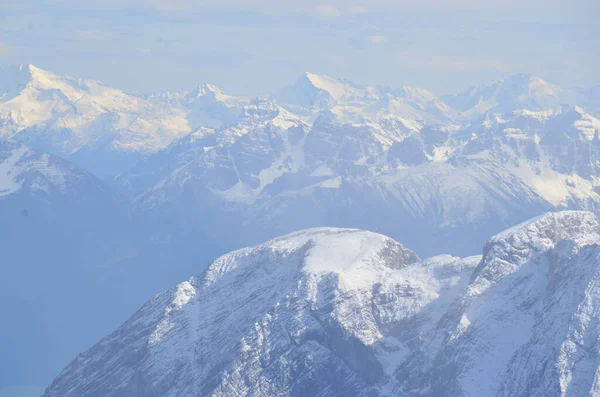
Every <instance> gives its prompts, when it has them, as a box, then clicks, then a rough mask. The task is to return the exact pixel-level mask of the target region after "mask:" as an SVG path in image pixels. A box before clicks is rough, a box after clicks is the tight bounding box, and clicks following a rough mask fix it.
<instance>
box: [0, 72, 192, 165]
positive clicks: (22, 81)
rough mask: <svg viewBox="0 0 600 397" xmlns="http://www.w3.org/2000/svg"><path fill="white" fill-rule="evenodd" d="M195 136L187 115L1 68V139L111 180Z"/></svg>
mask: <svg viewBox="0 0 600 397" xmlns="http://www.w3.org/2000/svg"><path fill="white" fill-rule="evenodd" d="M189 131H190V127H189V125H188V121H187V118H186V112H185V111H184V110H182V109H177V108H169V107H163V106H157V105H155V104H153V103H151V102H149V101H147V100H145V99H142V98H140V97H137V96H135V95H132V94H128V93H125V92H123V91H120V90H117V89H114V88H111V87H108V86H105V85H103V84H102V83H99V82H97V81H92V80H83V79H76V78H72V77H68V76H59V75H57V74H54V73H51V72H47V71H44V70H41V69H39V68H36V67H35V66H33V65H21V66H19V67H3V68H2V69H0V136H3V137H12V138H15V139H18V140H20V141H22V142H25V143H27V144H28V145H31V146H33V147H35V148H37V149H40V150H42V151H46V152H50V153H53V154H56V155H59V156H61V157H64V158H69V159H72V160H74V161H75V162H77V163H78V164H80V165H81V166H83V167H84V168H86V169H88V170H91V171H93V172H94V173H96V174H99V175H102V176H106V175H109V174H114V173H117V172H120V171H122V170H124V169H127V168H128V167H130V166H132V165H133V164H134V163H135V162H136V161H137V160H138V159H139V158H141V156H143V155H145V154H148V153H152V152H155V151H157V150H159V149H161V148H163V147H165V146H167V145H168V144H169V143H170V142H171V141H173V140H174V139H176V138H179V137H181V136H183V135H185V134H186V133H188V132H189Z"/></svg>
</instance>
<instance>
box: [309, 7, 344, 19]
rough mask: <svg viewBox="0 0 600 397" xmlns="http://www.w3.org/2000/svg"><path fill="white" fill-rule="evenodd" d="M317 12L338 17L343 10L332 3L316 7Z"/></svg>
mask: <svg viewBox="0 0 600 397" xmlns="http://www.w3.org/2000/svg"><path fill="white" fill-rule="evenodd" d="M315 13H316V14H317V15H318V16H320V17H326V18H337V17H339V16H341V15H342V12H341V11H340V10H339V8H337V7H336V6H332V5H330V4H322V5H318V6H316V7H315Z"/></svg>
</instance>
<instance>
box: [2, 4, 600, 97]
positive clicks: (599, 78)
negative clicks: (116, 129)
mask: <svg viewBox="0 0 600 397" xmlns="http://www.w3.org/2000/svg"><path fill="white" fill-rule="evenodd" d="M480 3H484V4H480ZM597 3H598V2H597V1H595V0H594V1H591V0H574V1H566V0H560V1H556V0H554V1H553V0H527V1H524V0H521V1H515V0H503V1H500V0H492V1H485V2H480V1H474V0H454V1H450V0H421V1H416V0H399V1H382V0H371V1H368V2H367V1H363V2H361V1H355V2H352V1H350V2H349V1H340V0H331V1H327V0H323V1H316V0H305V1H302V2H300V1H285V0H280V1H275V0H256V1H248V0H247V1H241V0H220V1H205V0H197V1H192V0H171V1H166V0H122V1H118V0H105V1H104V2H102V4H101V5H98V4H96V2H91V1H85V0H84V1H76V0H62V1H61V0H59V1H51V0H37V1H33V0H1V1H0V63H33V64H35V65H37V66H39V67H42V68H45V69H49V70H52V71H56V72H59V73H66V74H71V75H75V76H82V77H89V78H94V79H98V80H102V81H104V82H106V83H107V84H111V85H114V86H117V87H120V88H125V89H130V90H136V91H141V92H150V91H157V90H176V89H186V88H191V87H192V86H194V85H197V84H199V83H202V82H211V83H213V84H216V85H217V86H220V87H222V88H223V89H225V90H226V91H228V92H231V93H234V94H259V93H267V92H271V91H274V90H276V89H278V88H280V87H282V86H284V85H287V84H289V83H291V82H293V81H294V80H295V79H296V77H297V76H298V75H299V74H300V73H302V72H303V71H312V72H315V73H322V74H329V75H332V76H336V77H346V78H349V79H351V80H354V81H356V82H358V83H363V84H382V85H391V86H400V85H404V84H406V85H413V86H418V87H423V88H427V89H430V90H432V91H433V92H435V93H438V94H446V93H451V92H456V91H460V90H462V89H465V88H467V87H468V86H470V85H474V84H481V83H486V82H490V81H492V80H495V79H499V78H502V77H504V76H507V75H510V74H514V73H520V72H525V73H532V74H535V75H539V76H541V77H544V78H546V79H549V80H550V81H553V82H556V83H559V84H562V85H565V86H592V85H597V84H600V74H599V73H598V72H597V69H598V65H600V39H599V37H600V36H599V33H598V28H599V24H598V19H599V18H600V12H599V9H600V8H599V7H598V5H597Z"/></svg>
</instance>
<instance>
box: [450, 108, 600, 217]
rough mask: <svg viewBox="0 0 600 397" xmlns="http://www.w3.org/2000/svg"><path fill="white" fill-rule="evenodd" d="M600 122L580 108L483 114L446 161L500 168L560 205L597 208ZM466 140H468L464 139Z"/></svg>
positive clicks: (466, 165)
mask: <svg viewBox="0 0 600 397" xmlns="http://www.w3.org/2000/svg"><path fill="white" fill-rule="evenodd" d="M599 134H600V120H598V119H596V118H594V117H592V116H590V115H589V114H587V113H585V112H584V111H583V110H582V109H581V108H579V107H570V106H561V107H558V108H556V109H553V110H548V111H543V112H530V111H524V110H522V111H514V112H511V113H507V114H494V115H486V116H485V117H484V118H483V120H481V121H480V122H477V123H473V124H472V125H471V126H470V127H469V128H467V129H466V130H465V131H464V132H462V135H464V140H465V141H466V144H465V145H463V146H462V147H461V148H460V149H459V150H456V151H455V152H454V153H453V154H452V156H451V157H450V162H451V163H454V164H460V165H461V166H464V167H469V168H476V167H478V166H480V165H481V164H487V166H488V167H495V168H496V169H499V170H504V172H506V173H507V174H512V175H514V176H515V177H516V178H518V179H520V180H521V181H522V183H524V184H526V185H527V186H529V187H530V188H531V189H532V190H534V191H535V192H536V193H537V194H539V195H540V196H541V197H543V198H544V199H545V200H547V201H548V202H549V203H551V204H552V205H554V206H556V207H559V208H561V207H562V208H575V209H587V210H592V211H598V210H599V209H600V195H599V193H600V180H599V179H598V178H599V176H600V169H599V168H598V167H599V166H600V137H599ZM467 139H468V141H467Z"/></svg>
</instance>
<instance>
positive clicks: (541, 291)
mask: <svg viewBox="0 0 600 397" xmlns="http://www.w3.org/2000/svg"><path fill="white" fill-rule="evenodd" d="M599 244H600V224H599V222H598V219H597V218H596V217H595V216H594V215H592V214H591V213H585V212H562V213H556V214H548V215H545V216H542V217H540V218H537V219H533V220H531V221H529V222H527V223H525V224H522V225H519V226H517V227H515V228H513V229H510V230H508V231H506V232H504V233H501V234H499V235H497V236H495V237H494V238H492V239H491V240H490V241H489V242H488V244H487V245H486V247H485V251H484V256H483V260H482V261H481V263H480V264H479V266H478V267H477V269H476V270H475V272H474V274H473V276H472V279H471V283H470V285H469V287H468V289H467V290H466V293H465V294H464V295H463V296H462V297H461V298H460V299H458V300H457V301H456V303H455V305H454V306H453V307H452V308H451V309H450V311H449V312H448V314H447V315H446V316H445V319H444V320H443V321H442V322H441V323H440V325H441V326H442V327H441V329H440V330H442V331H443V332H441V333H442V336H441V341H442V343H443V348H442V349H441V351H440V352H439V353H437V354H436V356H435V358H434V360H433V361H432V365H431V366H430V368H431V372H430V373H429V376H428V378H427V379H428V380H427V382H430V383H428V385H427V386H428V387H430V388H431V389H430V390H431V392H432V394H433V395H436V394H437V395H444V393H445V395H463V396H481V395H487V396H534V397H536V396H561V397H568V396H594V395H597V394H598V390H599V384H598V381H599V379H600V370H599V368H600V358H599V357H600V356H599V354H598V353H599V352H600V351H599V349H598V343H597V341H598V338H599V337H600V327H599V324H598V313H599V312H600V288H599V284H598V280H600V248H599ZM413 375H414V374H413ZM440 393H441V394H440Z"/></svg>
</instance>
